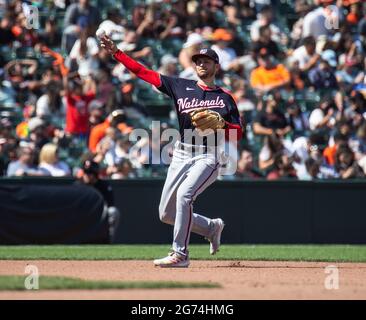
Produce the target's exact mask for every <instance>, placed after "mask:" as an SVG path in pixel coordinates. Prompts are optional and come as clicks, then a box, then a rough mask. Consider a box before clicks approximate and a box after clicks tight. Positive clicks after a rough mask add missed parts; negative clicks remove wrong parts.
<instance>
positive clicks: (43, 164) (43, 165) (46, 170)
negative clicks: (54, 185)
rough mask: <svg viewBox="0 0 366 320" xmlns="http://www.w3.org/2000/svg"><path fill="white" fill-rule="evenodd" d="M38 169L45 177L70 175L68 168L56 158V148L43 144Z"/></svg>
mask: <svg viewBox="0 0 366 320" xmlns="http://www.w3.org/2000/svg"><path fill="white" fill-rule="evenodd" d="M38 168H39V169H40V171H41V172H42V173H43V174H44V175H45V176H52V177H63V176H68V175H70V174H71V172H70V168H69V166H68V165H67V164H66V163H65V162H63V161H60V160H59V158H58V152H57V146H56V145H55V144H53V143H47V144H45V145H44V146H43V147H42V149H41V152H40V154H39V166H38Z"/></svg>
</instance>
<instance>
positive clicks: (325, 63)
mask: <svg viewBox="0 0 366 320" xmlns="http://www.w3.org/2000/svg"><path fill="white" fill-rule="evenodd" d="M334 61H335V60H334V59H333V58H331V57H329V58H328V57H326V55H325V54H324V53H323V55H322V58H321V60H320V61H319V64H318V65H317V66H316V67H315V68H313V69H311V70H310V71H309V81H310V84H311V85H312V86H313V87H314V89H315V90H319V89H333V90H335V89H337V88H338V83H337V78H336V77H335V74H334V71H333V69H332V66H331V65H334V63H335V66H336V65H337V62H334Z"/></svg>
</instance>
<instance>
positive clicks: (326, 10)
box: [302, 0, 340, 39]
mask: <svg viewBox="0 0 366 320" xmlns="http://www.w3.org/2000/svg"><path fill="white" fill-rule="evenodd" d="M319 2H320V5H319V6H315V8H314V9H313V10H312V11H310V12H309V13H308V14H307V15H306V16H305V17H304V22H303V31H302V36H303V38H305V37H308V36H312V37H314V39H318V37H320V36H328V35H330V34H331V28H327V26H329V25H330V22H332V24H331V25H337V24H336V23H337V22H338V21H339V19H340V13H339V12H338V11H339V10H332V9H333V7H332V6H330V5H331V4H333V3H334V0H320V1H319Z"/></svg>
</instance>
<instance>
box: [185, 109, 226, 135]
mask: <svg viewBox="0 0 366 320" xmlns="http://www.w3.org/2000/svg"><path fill="white" fill-rule="evenodd" d="M190 116H191V121H192V124H193V126H194V127H195V128H196V129H197V130H198V131H205V130H208V129H211V130H213V131H216V130H217V129H222V128H223V127H224V126H225V120H224V118H223V117H222V116H221V115H220V114H219V113H218V112H216V111H212V110H209V109H205V108H200V109H196V110H194V111H192V112H191V113H190Z"/></svg>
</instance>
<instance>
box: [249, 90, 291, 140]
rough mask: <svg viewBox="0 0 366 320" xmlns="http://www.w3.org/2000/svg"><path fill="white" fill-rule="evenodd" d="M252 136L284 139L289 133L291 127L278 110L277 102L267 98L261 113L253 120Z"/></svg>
mask: <svg viewBox="0 0 366 320" xmlns="http://www.w3.org/2000/svg"><path fill="white" fill-rule="evenodd" d="M253 131H254V134H257V135H264V136H272V135H273V134H276V135H278V136H279V137H284V136H285V135H286V134H287V133H289V132H290V131H291V127H290V125H289V123H288V122H287V120H286V117H285V115H284V114H283V112H282V111H281V110H279V108H278V102H277V101H276V100H275V99H274V98H273V97H272V96H269V98H268V100H267V101H266V103H265V107H264V109H263V110H262V111H260V112H258V113H257V116H256V117H255V118H254V120H253Z"/></svg>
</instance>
